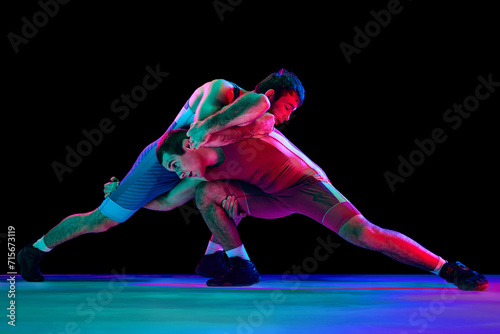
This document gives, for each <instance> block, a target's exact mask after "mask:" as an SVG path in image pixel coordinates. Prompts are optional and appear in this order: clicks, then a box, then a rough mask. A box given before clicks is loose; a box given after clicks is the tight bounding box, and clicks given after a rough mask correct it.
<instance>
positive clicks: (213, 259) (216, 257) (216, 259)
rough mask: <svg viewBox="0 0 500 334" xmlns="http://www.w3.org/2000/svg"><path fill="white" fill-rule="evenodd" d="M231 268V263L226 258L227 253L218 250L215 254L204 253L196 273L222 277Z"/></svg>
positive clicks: (210, 276) (209, 276) (204, 275)
mask: <svg viewBox="0 0 500 334" xmlns="http://www.w3.org/2000/svg"><path fill="white" fill-rule="evenodd" d="M229 269H231V265H230V264H229V261H228V260H227V258H226V253H224V252H223V251H217V252H215V253H213V254H209V255H203V257H202V258H201V260H200V263H198V266H197V267H196V273H197V274H198V275H200V276H203V277H208V278H216V277H221V276H222V275H224V274H225V273H227V272H228V271H229Z"/></svg>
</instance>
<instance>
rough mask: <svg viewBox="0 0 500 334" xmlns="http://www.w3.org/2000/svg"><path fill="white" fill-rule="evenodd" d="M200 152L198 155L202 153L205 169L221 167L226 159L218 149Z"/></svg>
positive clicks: (207, 148) (206, 149) (211, 148)
mask: <svg viewBox="0 0 500 334" xmlns="http://www.w3.org/2000/svg"><path fill="white" fill-rule="evenodd" d="M201 150H203V152H200V153H202V156H203V158H204V160H205V165H206V166H207V167H218V166H220V165H222V164H223V163H224V160H225V159H226V156H225V155H224V151H222V149H221V148H220V147H206V148H201V149H200V151H201Z"/></svg>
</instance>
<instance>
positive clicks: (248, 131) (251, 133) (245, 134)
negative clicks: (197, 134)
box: [203, 113, 274, 147]
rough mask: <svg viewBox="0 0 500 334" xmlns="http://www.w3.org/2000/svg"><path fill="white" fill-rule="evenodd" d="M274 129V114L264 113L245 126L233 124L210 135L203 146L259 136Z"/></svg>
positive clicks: (218, 144) (231, 142)
mask: <svg viewBox="0 0 500 334" xmlns="http://www.w3.org/2000/svg"><path fill="white" fill-rule="evenodd" d="M273 129H274V116H273V115H271V114H269V113H265V114H264V115H262V116H261V117H260V118H259V119H257V120H255V121H254V122H252V123H250V124H248V125H245V126H234V127H231V128H227V129H224V130H222V131H219V132H216V133H213V134H211V135H210V137H209V140H208V141H207V142H206V143H204V144H203V147H219V146H226V145H229V144H233V143H236V142H238V141H240V140H243V139H247V138H259V137H262V136H265V135H267V134H269V133H270V132H271V131H272V130H273Z"/></svg>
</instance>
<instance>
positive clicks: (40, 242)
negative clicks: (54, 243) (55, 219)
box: [33, 237, 52, 253]
mask: <svg viewBox="0 0 500 334" xmlns="http://www.w3.org/2000/svg"><path fill="white" fill-rule="evenodd" d="M43 238H44V237H41V238H40V239H38V241H37V242H35V243H34V244H33V247H35V248H37V249H39V250H41V251H42V252H46V253H47V252H50V251H51V250H52V248H49V247H47V245H46V244H45V241H44V239H43Z"/></svg>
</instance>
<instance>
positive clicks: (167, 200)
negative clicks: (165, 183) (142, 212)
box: [144, 177, 203, 211]
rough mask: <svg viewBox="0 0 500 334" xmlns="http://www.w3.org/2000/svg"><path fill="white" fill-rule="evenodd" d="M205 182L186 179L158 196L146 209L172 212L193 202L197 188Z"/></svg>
mask: <svg viewBox="0 0 500 334" xmlns="http://www.w3.org/2000/svg"><path fill="white" fill-rule="evenodd" d="M201 182H203V180H202V179H199V178H194V177H191V178H184V179H182V180H181V181H180V182H179V183H178V184H177V185H176V186H175V187H174V188H173V189H172V190H170V191H169V192H166V193H165V194H163V195H160V196H158V197H157V198H155V199H154V200H152V201H151V202H149V203H148V204H146V205H144V208H146V209H149V210H155V211H170V210H173V209H175V208H177V207H179V206H181V205H182V204H184V203H186V202H188V201H190V200H192V199H193V198H194V193H195V191H196V187H197V186H198V185H199V184H200V183H201Z"/></svg>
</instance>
